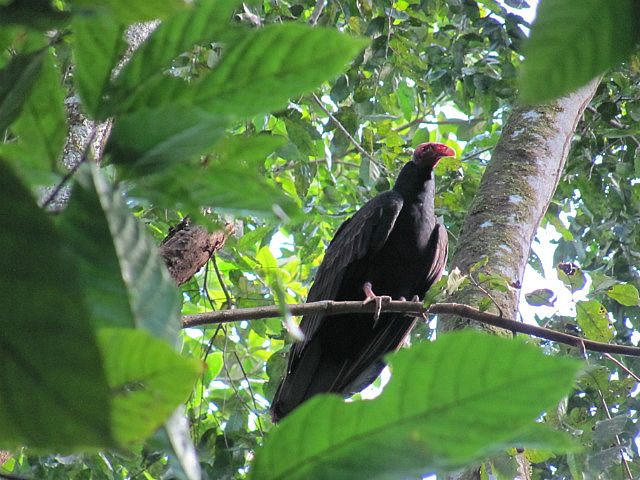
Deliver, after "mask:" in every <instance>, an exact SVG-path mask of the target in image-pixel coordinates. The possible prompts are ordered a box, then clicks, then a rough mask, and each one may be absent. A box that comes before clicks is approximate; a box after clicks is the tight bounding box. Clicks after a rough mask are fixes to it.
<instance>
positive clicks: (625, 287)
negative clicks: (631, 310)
mask: <svg viewBox="0 0 640 480" xmlns="http://www.w3.org/2000/svg"><path fill="white" fill-rule="evenodd" d="M607 296H609V297H611V298H613V299H614V300H615V301H616V302H618V303H619V304H620V305H625V306H627V307H631V306H633V305H638V303H639V302H640V296H639V295H638V289H637V288H636V287H635V286H634V285H631V284H630V283H619V284H617V285H614V286H612V287H611V288H610V289H609V290H607Z"/></svg>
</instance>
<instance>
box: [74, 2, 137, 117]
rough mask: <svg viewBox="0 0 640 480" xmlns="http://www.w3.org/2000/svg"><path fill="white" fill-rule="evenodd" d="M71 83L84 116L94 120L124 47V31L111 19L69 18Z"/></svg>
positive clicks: (108, 16) (93, 17)
mask: <svg viewBox="0 0 640 480" xmlns="http://www.w3.org/2000/svg"><path fill="white" fill-rule="evenodd" d="M72 26H73V58H74V60H75V69H74V75H73V78H74V81H75V84H76V86H77V88H78V93H79V94H80V97H81V98H82V102H83V105H84V107H85V109H86V110H87V112H88V113H89V114H91V115H92V116H93V117H97V116H98V112H99V109H100V107H101V104H102V102H103V96H104V94H105V91H106V89H107V87H108V85H109V81H110V79H111V75H112V71H113V68H114V67H115V66H116V65H117V64H118V62H119V61H120V60H121V58H122V54H123V53H124V49H125V48H126V46H127V44H126V42H125V41H124V36H123V32H124V27H123V26H122V25H121V24H119V23H118V22H116V21H115V19H114V18H113V17H112V16H111V15H107V14H103V15H98V14H94V15H75V16H74V18H73V25H72Z"/></svg>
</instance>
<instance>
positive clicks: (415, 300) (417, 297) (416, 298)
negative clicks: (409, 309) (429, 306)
mask: <svg viewBox="0 0 640 480" xmlns="http://www.w3.org/2000/svg"><path fill="white" fill-rule="evenodd" d="M411 301H412V302H419V301H420V297H419V296H418V295H414V296H413V298H412V299H411Z"/></svg>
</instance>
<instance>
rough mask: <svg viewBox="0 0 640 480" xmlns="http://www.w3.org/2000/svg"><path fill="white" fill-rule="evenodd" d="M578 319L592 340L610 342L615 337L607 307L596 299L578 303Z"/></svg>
mask: <svg viewBox="0 0 640 480" xmlns="http://www.w3.org/2000/svg"><path fill="white" fill-rule="evenodd" d="M576 321H577V322H578V325H580V328H581V329H582V331H583V332H584V334H585V335H586V336H587V338H589V339H591V340H596V341H598V342H608V341H609V340H611V339H612V338H613V330H612V328H611V325H610V324H609V318H608V317H607V309H606V308H604V306H603V305H602V304H601V303H600V302H598V301H596V300H589V301H580V302H577V303H576Z"/></svg>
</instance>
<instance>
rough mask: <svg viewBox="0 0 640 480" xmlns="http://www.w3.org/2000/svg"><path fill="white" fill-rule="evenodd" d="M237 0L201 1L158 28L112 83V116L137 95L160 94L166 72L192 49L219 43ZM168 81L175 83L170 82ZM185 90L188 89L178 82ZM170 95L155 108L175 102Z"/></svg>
mask: <svg viewBox="0 0 640 480" xmlns="http://www.w3.org/2000/svg"><path fill="white" fill-rule="evenodd" d="M237 4H238V1H237V0H202V1H200V2H198V4H197V5H196V6H195V7H194V8H193V9H191V10H188V11H184V12H180V13H178V14H177V15H172V16H171V17H170V18H168V19H166V20H165V21H163V22H162V23H161V24H160V26H159V27H158V28H156V29H155V30H154V31H153V32H152V33H151V35H150V36H149V38H147V40H146V41H145V42H144V43H143V44H142V45H141V46H140V47H139V48H138V49H137V50H136V51H135V52H134V53H133V55H132V57H131V60H130V61H129V62H128V63H127V64H126V65H125V66H124V68H123V69H122V72H120V74H119V75H118V76H117V77H116V79H115V80H114V81H113V85H112V87H111V90H110V96H111V105H110V112H111V114H113V113H115V112H122V111H125V110H126V109H127V106H128V105H129V103H130V99H131V97H133V96H134V95H135V94H136V93H138V92H143V91H149V90H151V91H155V92H156V93H158V94H162V93H167V92H162V91H158V90H157V89H160V88H162V84H163V83H164V82H165V81H166V80H167V79H168V78H167V76H166V70H167V69H168V68H169V67H170V66H171V62H172V61H173V60H174V59H175V58H176V57H178V55H180V54H182V53H184V52H186V51H187V50H189V49H190V48H191V47H193V45H196V44H204V43H210V42H212V41H214V40H220V39H219V38H217V37H221V36H224V34H225V32H227V30H229V29H230V28H231V27H230V26H229V18H230V17H231V14H232V13H233V10H234V9H235V7H236V5H237ZM168 80H169V81H171V80H176V79H173V78H169V79H168ZM178 83H179V84H180V85H181V86H182V87H183V88H187V85H186V84H184V83H183V82H181V81H179V82H178ZM172 101H173V98H172V97H171V96H169V95H166V96H164V101H163V102H159V101H156V102H154V103H153V105H155V106H158V105H160V104H161V103H169V102H172Z"/></svg>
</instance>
